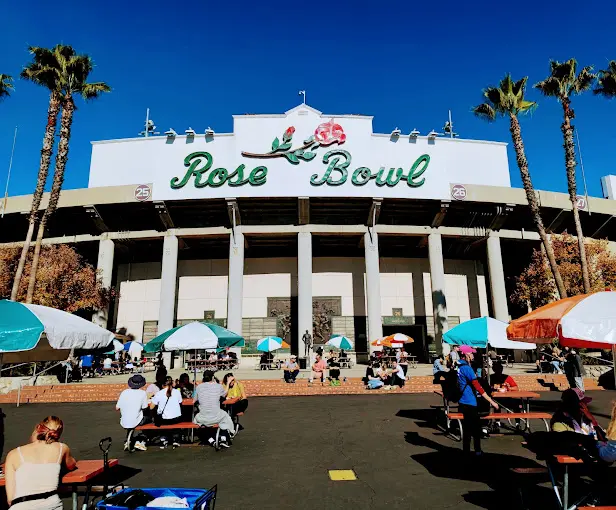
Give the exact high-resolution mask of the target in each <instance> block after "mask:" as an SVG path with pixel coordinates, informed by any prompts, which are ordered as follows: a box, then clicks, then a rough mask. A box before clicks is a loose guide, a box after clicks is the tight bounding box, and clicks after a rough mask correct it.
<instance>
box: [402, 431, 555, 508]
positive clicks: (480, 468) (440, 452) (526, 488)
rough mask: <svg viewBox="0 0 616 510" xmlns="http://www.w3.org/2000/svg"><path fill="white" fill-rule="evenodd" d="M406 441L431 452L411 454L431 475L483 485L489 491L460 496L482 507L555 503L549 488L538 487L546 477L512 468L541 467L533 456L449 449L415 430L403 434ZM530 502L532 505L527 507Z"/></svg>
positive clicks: (547, 505) (513, 506)
mask: <svg viewBox="0 0 616 510" xmlns="http://www.w3.org/2000/svg"><path fill="white" fill-rule="evenodd" d="M405 441H406V442H407V443H409V444H411V445H413V446H419V447H423V448H430V449H431V450H433V451H431V452H428V453H418V454H413V455H411V458H412V459H413V460H414V461H416V462H418V463H419V464H421V465H422V466H423V467H424V468H425V469H426V470H427V471H428V472H429V473H430V474H431V475H432V476H436V477H438V478H449V479H455V480H467V481H469V482H480V483H484V484H486V485H487V486H488V487H489V488H490V489H491V490H490V491H469V492H468V493H466V494H462V495H461V497H462V498H463V499H464V500H465V501H467V502H469V503H472V504H474V505H477V506H479V507H482V508H488V509H494V508H499V509H502V508H512V509H513V508H516V509H522V508H533V509H534V508H549V507H550V505H553V504H554V495H553V493H552V491H551V489H550V488H549V487H541V486H538V485H537V483H543V482H545V481H546V476H547V475H546V476H543V477H541V478H540V479H538V478H537V476H535V475H519V474H517V473H514V472H513V471H511V470H512V469H513V468H543V467H544V466H542V465H541V464H538V463H537V462H536V461H534V460H532V459H528V458H526V457H521V456H518V455H511V454H501V453H484V454H483V456H482V457H481V458H476V457H475V456H474V454H471V455H468V454H464V452H462V450H460V449H459V448H458V447H456V448H452V447H449V446H445V445H442V444H440V443H437V442H436V441H432V440H431V439H428V438H424V437H422V436H420V435H419V434H418V433H417V432H407V433H405ZM529 501H530V502H531V503H532V506H529Z"/></svg>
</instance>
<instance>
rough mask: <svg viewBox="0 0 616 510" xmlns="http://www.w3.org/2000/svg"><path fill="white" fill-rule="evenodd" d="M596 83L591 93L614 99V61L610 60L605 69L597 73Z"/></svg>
mask: <svg viewBox="0 0 616 510" xmlns="http://www.w3.org/2000/svg"><path fill="white" fill-rule="evenodd" d="M597 81H598V84H597V86H596V87H595V89H594V90H593V93H595V94H596V95H598V96H603V97H607V98H612V97H616V60H610V63H609V64H608V67H607V69H603V70H601V71H599V76H598V78H597Z"/></svg>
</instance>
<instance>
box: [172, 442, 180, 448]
mask: <svg viewBox="0 0 616 510" xmlns="http://www.w3.org/2000/svg"><path fill="white" fill-rule="evenodd" d="M179 447H180V443H178V442H177V441H173V449H174V450H175V449H176V448H179Z"/></svg>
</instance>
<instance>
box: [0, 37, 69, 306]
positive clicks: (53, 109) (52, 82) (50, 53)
mask: <svg viewBox="0 0 616 510" xmlns="http://www.w3.org/2000/svg"><path fill="white" fill-rule="evenodd" d="M66 48H67V46H63V45H61V44H58V45H56V46H55V47H54V48H51V49H49V48H41V47H38V46H31V47H30V48H29V51H30V53H31V54H32V62H30V63H29V64H28V65H27V66H26V67H24V69H23V70H22V71H21V74H20V76H21V78H22V79H24V80H28V81H31V82H33V83H35V84H37V85H40V86H41V87H45V88H46V89H47V90H49V106H48V108H47V125H46V126H45V134H44V136H43V148H42V149H41V161H40V163H39V172H38V178H37V181H36V188H35V190H34V195H33V196H32V205H31V206H30V216H29V218H28V232H27V234H26V240H25V241H24V245H23V247H22V249H21V256H20V257H19V264H18V265H17V271H16V272H15V279H14V280H13V288H12V290H11V299H12V300H13V301H15V300H16V299H17V294H18V292H19V286H20V284H21V278H22V276H23V271H24V267H25V264H26V258H27V257H28V252H29V251H30V243H31V242H32V235H33V234H34V227H35V226H36V223H37V221H38V210H39V207H40V205H41V200H42V199H43V192H44V191H45V183H46V182H47V175H48V173H49V166H50V165H51V155H52V154H53V144H54V135H55V133H56V124H57V122H58V113H59V112H60V101H61V95H60V82H59V79H58V76H57V71H58V69H59V65H60V64H59V63H60V62H61V61H62V59H63V55H64V53H66Z"/></svg>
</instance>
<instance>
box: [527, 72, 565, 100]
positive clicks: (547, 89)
mask: <svg viewBox="0 0 616 510" xmlns="http://www.w3.org/2000/svg"><path fill="white" fill-rule="evenodd" d="M533 87H534V88H536V89H538V90H539V91H540V92H541V93H542V94H543V95H544V96H547V97H560V93H561V88H560V82H559V81H558V79H557V78H555V77H554V76H549V77H547V78H546V79H545V80H542V81H540V82H538V83H535V84H534V85H533Z"/></svg>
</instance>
